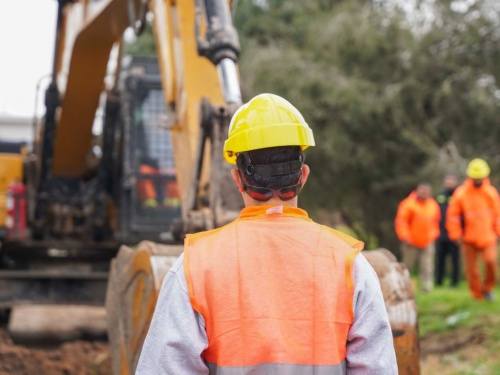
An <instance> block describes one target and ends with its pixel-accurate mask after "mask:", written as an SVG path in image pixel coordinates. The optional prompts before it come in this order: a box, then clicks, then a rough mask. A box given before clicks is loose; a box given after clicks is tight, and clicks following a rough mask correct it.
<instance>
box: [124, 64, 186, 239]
mask: <svg viewBox="0 0 500 375" xmlns="http://www.w3.org/2000/svg"><path fill="white" fill-rule="evenodd" d="M125 60H126V61H125V66H124V68H123V72H122V77H121V84H120V86H121V95H120V98H121V100H120V101H121V105H120V106H121V111H120V112H121V116H119V121H120V124H119V128H120V129H121V137H120V138H121V161H120V166H121V178H120V182H119V187H118V192H117V200H118V205H119V207H120V214H119V221H120V230H119V234H118V235H120V234H121V235H122V236H127V237H130V236H135V235H137V237H138V238H140V239H151V240H155V241H160V242H165V241H167V242H168V241H169V240H171V239H173V234H172V232H173V231H174V228H175V227H179V226H180V225H181V199H180V195H179V189H178V187H177V177H176V168H175V163H174V155H173V147H172V139H171V136H170V130H169V128H168V124H169V123H170V122H171V117H172V116H173V114H172V113H169V111H168V108H167V106H166V104H165V99H164V94H163V90H162V86H161V80H160V75H159V71H158V64H157V61H156V59H154V58H147V57H133V58H127V59H125ZM120 166H119V168H120ZM126 243H130V242H129V241H126Z"/></svg>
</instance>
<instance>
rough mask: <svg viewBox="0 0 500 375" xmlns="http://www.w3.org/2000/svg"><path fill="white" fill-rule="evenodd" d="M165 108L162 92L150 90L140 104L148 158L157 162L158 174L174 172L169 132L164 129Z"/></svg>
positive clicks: (165, 120) (165, 119)
mask: <svg viewBox="0 0 500 375" xmlns="http://www.w3.org/2000/svg"><path fill="white" fill-rule="evenodd" d="M167 116H168V114H167V108H166V105H165V99H164V98H163V91H161V90H150V91H149V92H148V94H147V96H146V98H145V99H144V102H143V104H142V117H143V126H144V135H145V141H146V143H147V153H148V155H147V156H148V157H149V158H151V159H154V160H156V161H158V166H159V169H160V173H165V172H169V173H173V172H174V168H175V165H174V155H173V149H172V140H171V138H170V133H169V131H168V130H167V129H166V128H165V124H166V122H167Z"/></svg>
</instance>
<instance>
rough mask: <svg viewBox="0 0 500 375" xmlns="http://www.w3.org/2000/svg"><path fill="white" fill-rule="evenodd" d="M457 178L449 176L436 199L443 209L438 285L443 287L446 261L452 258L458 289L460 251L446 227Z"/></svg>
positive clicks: (452, 274)
mask: <svg viewBox="0 0 500 375" xmlns="http://www.w3.org/2000/svg"><path fill="white" fill-rule="evenodd" d="M457 183H458V180H457V176H455V175H454V174H447V175H446V176H445V177H444V181H443V190H441V192H440V193H439V195H438V196H437V197H436V200H437V202H438V204H439V207H440V208H441V220H440V222H439V229H440V235H439V238H438V240H437V243H436V245H437V266H436V285H443V278H444V276H445V270H446V259H447V258H448V256H451V261H452V269H451V286H453V287H456V286H457V284H458V281H459V279H460V249H459V248H458V246H457V244H456V243H455V242H453V241H451V240H450V239H449V238H448V232H447V230H446V227H445V222H446V210H447V209H448V204H449V203H450V200H451V196H452V195H453V192H454V191H455V189H456V187H457Z"/></svg>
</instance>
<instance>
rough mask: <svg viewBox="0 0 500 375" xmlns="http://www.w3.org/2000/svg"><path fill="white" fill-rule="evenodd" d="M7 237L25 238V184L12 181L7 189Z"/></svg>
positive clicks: (11, 238) (14, 238)
mask: <svg viewBox="0 0 500 375" xmlns="http://www.w3.org/2000/svg"><path fill="white" fill-rule="evenodd" d="M6 206H7V217H6V219H5V226H6V227H7V238H8V239H10V240H22V239H25V238H26V186H24V184H23V183H21V182H13V183H12V184H11V185H10V186H9V189H8V190H7V202H6Z"/></svg>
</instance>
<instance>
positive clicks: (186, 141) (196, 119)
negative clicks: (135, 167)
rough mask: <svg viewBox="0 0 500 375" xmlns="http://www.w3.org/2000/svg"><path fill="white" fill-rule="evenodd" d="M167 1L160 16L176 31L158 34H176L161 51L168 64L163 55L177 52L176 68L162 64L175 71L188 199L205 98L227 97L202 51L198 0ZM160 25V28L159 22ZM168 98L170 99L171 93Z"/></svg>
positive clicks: (177, 148)
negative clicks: (166, 50) (197, 22)
mask: <svg viewBox="0 0 500 375" xmlns="http://www.w3.org/2000/svg"><path fill="white" fill-rule="evenodd" d="M160 1H161V0H160ZM165 5H166V6H167V9H166V16H165V17H159V19H160V20H161V19H164V20H165V21H164V22H167V23H168V22H170V24H171V25H172V27H173V33H172V34H171V35H167V36H165V35H164V36H162V35H157V37H158V38H159V39H162V38H172V39H171V42H170V43H164V44H163V46H169V45H170V48H171V49H172V53H171V54H168V53H164V52H163V51H160V53H159V57H160V64H166V62H165V61H162V56H173V62H174V69H173V70H172V71H169V69H165V67H162V69H161V73H162V74H172V75H175V76H174V85H175V115H176V126H175V127H174V128H173V130H172V139H173V145H174V158H175V165H176V170H177V179H178V184H179V191H180V194H181V198H182V200H183V202H185V201H186V198H187V195H188V193H189V191H190V188H191V186H190V184H191V181H192V174H193V168H194V157H195V153H196V148H197V142H198V134H199V131H200V113H199V112H200V104H201V100H202V98H208V99H209V100H210V102H211V103H212V104H215V105H222V104H224V100H223V95H222V92H221V87H220V83H219V78H218V74H217V69H216V68H215V66H214V65H213V64H212V63H211V62H210V61H209V60H208V59H206V58H204V57H200V56H199V55H198V51H197V46H196V36H195V30H194V29H195V28H194V19H195V7H194V1H176V2H174V1H171V0H170V1H169V0H167V1H165ZM157 21H158V20H157ZM156 27H157V28H158V25H157V24H156ZM168 27H169V26H168V25H164V27H162V29H163V30H167V31H168V30H169V28H168ZM158 30H159V28H158ZM170 30H172V29H170ZM158 46H161V45H160V44H159V45H158ZM171 80H172V77H164V78H163V82H166V81H171ZM166 98H167V102H168V100H169V95H168V93H167V96H166ZM167 104H168V103H167ZM203 185H204V182H203V181H202V186H203Z"/></svg>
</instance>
